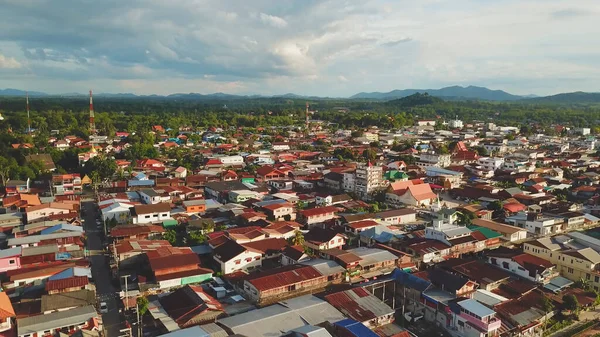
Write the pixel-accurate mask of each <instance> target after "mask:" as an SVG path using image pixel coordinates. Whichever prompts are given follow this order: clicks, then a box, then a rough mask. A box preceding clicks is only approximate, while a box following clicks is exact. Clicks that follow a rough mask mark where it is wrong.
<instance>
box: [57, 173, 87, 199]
mask: <svg viewBox="0 0 600 337" xmlns="http://www.w3.org/2000/svg"><path fill="white" fill-rule="evenodd" d="M82 188H83V187H82V184H81V176H80V175H79V174H78V173H71V174H53V175H52V190H53V193H54V194H55V195H64V194H81V191H82Z"/></svg>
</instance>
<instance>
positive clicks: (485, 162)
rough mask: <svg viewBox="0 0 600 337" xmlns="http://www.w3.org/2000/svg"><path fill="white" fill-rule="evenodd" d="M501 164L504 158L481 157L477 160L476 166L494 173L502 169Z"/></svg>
mask: <svg viewBox="0 0 600 337" xmlns="http://www.w3.org/2000/svg"><path fill="white" fill-rule="evenodd" d="M503 163H504V158H497V157H481V158H479V160H477V164H478V165H479V166H481V167H483V169H484V170H486V171H496V170H498V169H500V168H501V167H502V164H503Z"/></svg>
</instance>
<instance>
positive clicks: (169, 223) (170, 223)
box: [162, 220, 178, 228]
mask: <svg viewBox="0 0 600 337" xmlns="http://www.w3.org/2000/svg"><path fill="white" fill-rule="evenodd" d="M162 224H163V227H165V228H166V227H173V226H177V224H178V222H177V220H165V221H163V223H162Z"/></svg>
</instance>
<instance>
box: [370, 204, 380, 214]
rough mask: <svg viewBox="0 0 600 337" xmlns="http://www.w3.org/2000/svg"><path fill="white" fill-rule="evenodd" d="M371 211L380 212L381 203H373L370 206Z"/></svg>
mask: <svg viewBox="0 0 600 337" xmlns="http://www.w3.org/2000/svg"><path fill="white" fill-rule="evenodd" d="M369 212H371V213H377V212H379V204H377V203H375V204H372V205H371V206H369Z"/></svg>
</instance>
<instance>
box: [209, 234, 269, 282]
mask: <svg viewBox="0 0 600 337" xmlns="http://www.w3.org/2000/svg"><path fill="white" fill-rule="evenodd" d="M213 259H214V260H215V261H216V262H217V263H218V264H219V266H221V272H222V273H223V274H231V273H233V272H236V271H240V270H244V271H246V270H249V269H253V268H256V267H260V266H261V265H262V253H261V252H259V251H255V250H252V249H249V248H247V247H244V246H242V245H240V244H239V243H237V242H235V241H233V240H230V241H227V242H225V243H224V244H222V245H220V246H218V247H216V248H214V249H213Z"/></svg>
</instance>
